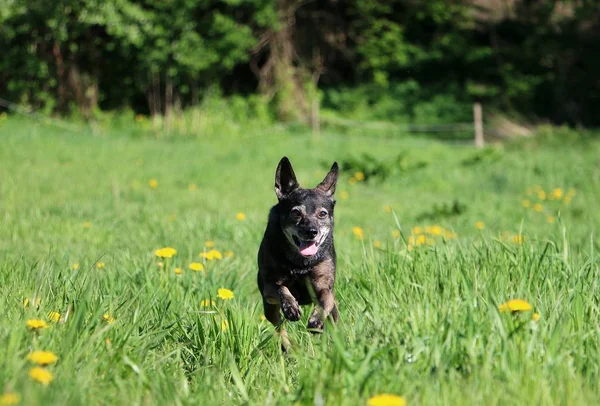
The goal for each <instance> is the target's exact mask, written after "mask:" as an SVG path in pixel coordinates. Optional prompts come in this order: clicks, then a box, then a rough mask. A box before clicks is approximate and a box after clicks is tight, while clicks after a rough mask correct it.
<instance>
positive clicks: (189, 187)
mask: <svg viewBox="0 0 600 406" xmlns="http://www.w3.org/2000/svg"><path fill="white" fill-rule="evenodd" d="M196 189H198V186H196V184H195V183H190V184H189V185H188V190H189V191H190V192H192V191H194V190H196Z"/></svg>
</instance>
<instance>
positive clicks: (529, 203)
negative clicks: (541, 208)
mask: <svg viewBox="0 0 600 406" xmlns="http://www.w3.org/2000/svg"><path fill="white" fill-rule="evenodd" d="M521 204H522V205H523V207H529V206H531V201H529V199H523V200H522V201H521Z"/></svg>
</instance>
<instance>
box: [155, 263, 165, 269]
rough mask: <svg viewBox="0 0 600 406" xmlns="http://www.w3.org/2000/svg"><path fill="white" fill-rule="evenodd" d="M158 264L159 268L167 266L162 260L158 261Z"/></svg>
mask: <svg viewBox="0 0 600 406" xmlns="http://www.w3.org/2000/svg"><path fill="white" fill-rule="evenodd" d="M156 265H158V267H159V268H162V267H163V266H165V264H164V263H163V262H162V261H158V262H157V263H156Z"/></svg>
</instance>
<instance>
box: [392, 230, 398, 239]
mask: <svg viewBox="0 0 600 406" xmlns="http://www.w3.org/2000/svg"><path fill="white" fill-rule="evenodd" d="M392 237H394V238H400V230H392Z"/></svg>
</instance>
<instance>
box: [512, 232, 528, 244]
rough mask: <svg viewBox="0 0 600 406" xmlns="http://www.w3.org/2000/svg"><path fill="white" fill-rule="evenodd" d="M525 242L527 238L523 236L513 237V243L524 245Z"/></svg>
mask: <svg viewBox="0 0 600 406" xmlns="http://www.w3.org/2000/svg"><path fill="white" fill-rule="evenodd" d="M524 241H525V236H523V235H521V234H517V235H513V237H512V242H514V243H515V244H523V242H524Z"/></svg>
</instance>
